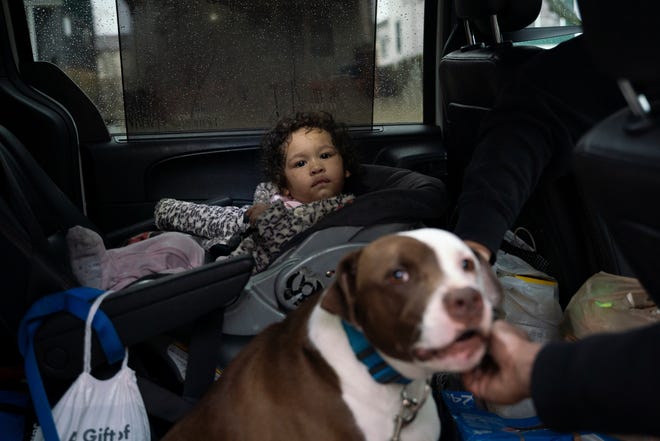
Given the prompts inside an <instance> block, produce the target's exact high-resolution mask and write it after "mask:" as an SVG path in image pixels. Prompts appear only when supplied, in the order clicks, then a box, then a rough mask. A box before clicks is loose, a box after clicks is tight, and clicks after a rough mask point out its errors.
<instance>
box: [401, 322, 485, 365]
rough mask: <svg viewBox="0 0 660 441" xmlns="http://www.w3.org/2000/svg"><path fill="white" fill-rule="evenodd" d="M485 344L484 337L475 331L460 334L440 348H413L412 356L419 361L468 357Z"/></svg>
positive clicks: (470, 330)
mask: <svg viewBox="0 0 660 441" xmlns="http://www.w3.org/2000/svg"><path fill="white" fill-rule="evenodd" d="M485 344H486V336H485V335H483V333H482V332H480V331H479V330H477V329H468V330H465V331H463V332H461V333H460V334H459V335H458V336H457V337H456V338H455V339H454V341H452V342H451V343H449V344H448V345H446V346H443V347H441V348H415V349H413V356H414V357H415V358H416V359H418V360H419V361H429V360H434V359H442V358H446V357H453V356H463V357H466V358H467V357H470V356H471V355H472V354H474V353H475V352H476V351H477V350H479V349H480V348H482V347H483V346H484V345H485Z"/></svg>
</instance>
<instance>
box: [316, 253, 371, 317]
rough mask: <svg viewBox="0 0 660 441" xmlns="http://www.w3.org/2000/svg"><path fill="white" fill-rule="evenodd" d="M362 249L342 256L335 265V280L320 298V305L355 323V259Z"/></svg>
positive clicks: (356, 259)
mask: <svg viewBox="0 0 660 441" xmlns="http://www.w3.org/2000/svg"><path fill="white" fill-rule="evenodd" d="M361 253H362V250H358V251H353V252H351V253H349V254H347V255H346V256H344V257H343V258H342V259H341V260H340V261H339V264H338V265H337V270H336V272H335V280H334V282H332V284H331V285H330V286H329V287H328V289H327V290H326V291H325V293H324V294H323V298H322V299H321V307H322V308H323V309H325V310H326V311H328V312H330V313H332V314H335V315H338V316H340V317H341V318H343V319H344V320H346V321H348V322H349V323H352V324H355V278H356V274H357V261H358V258H359V257H360V254H361Z"/></svg>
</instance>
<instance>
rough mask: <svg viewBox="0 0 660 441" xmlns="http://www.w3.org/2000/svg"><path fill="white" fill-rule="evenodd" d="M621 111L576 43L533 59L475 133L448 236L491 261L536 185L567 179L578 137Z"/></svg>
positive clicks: (611, 87)
mask: <svg viewBox="0 0 660 441" xmlns="http://www.w3.org/2000/svg"><path fill="white" fill-rule="evenodd" d="M624 105H625V104H624V101H623V99H622V97H621V96H620V94H619V92H618V90H617V88H616V84H615V83H614V81H611V80H610V79H609V78H607V77H605V76H603V75H600V74H598V72H597V71H596V69H595V67H594V66H593V64H592V63H591V62H590V59H589V58H588V56H587V55H586V51H585V50H584V48H583V45H582V39H581V38H580V37H577V38H575V39H573V40H571V41H569V42H566V43H564V44H562V45H559V46H557V47H556V48H554V49H550V50H548V51H545V52H542V53H540V54H538V55H536V56H534V57H533V58H532V59H531V60H530V61H529V62H527V64H526V65H524V66H523V68H522V69H521V71H520V73H519V75H518V76H517V78H516V80H515V81H513V82H512V84H510V85H509V86H508V87H507V88H506V89H505V90H504V91H503V92H502V94H501V95H500V97H499V98H498V101H497V103H496V105H495V107H494V108H493V110H491V111H490V112H489V114H488V116H487V117H486V118H485V120H484V121H483V123H482V125H481V129H480V142H479V144H478V145H477V147H476V149H475V151H474V154H473V156H472V159H471V162H470V164H469V166H468V168H467V170H466V173H465V178H464V182H463V190H462V192H461V195H460V197H459V201H458V220H457V224H456V226H455V228H454V232H455V233H456V234H457V235H458V236H460V237H461V238H462V239H464V240H471V241H474V242H478V243H481V244H483V245H485V246H486V247H487V248H488V249H489V250H490V251H491V253H492V254H493V255H494V254H495V253H496V252H497V249H498V248H499V246H500V243H501V241H502V238H503V237H504V233H505V232H506V230H507V229H508V228H510V227H511V226H512V225H513V223H514V222H515V220H516V218H517V217H518V214H519V213H520V210H521V209H522V206H523V205H524V204H525V202H526V201H527V199H528V198H529V196H530V195H531V193H532V192H533V191H534V189H535V188H536V186H537V184H538V183H539V180H540V179H541V177H542V176H547V177H554V176H558V175H560V174H562V173H564V172H566V171H567V170H568V169H569V166H570V161H571V156H572V151H573V147H574V145H575V144H576V142H577V140H578V139H579V137H580V136H581V135H582V134H583V133H584V132H585V131H586V130H588V129H589V128H590V127H591V126H592V125H593V124H595V123H596V122H597V121H599V120H600V119H602V118H604V117H605V116H607V115H609V114H610V113H613V112H614V111H616V110H618V109H619V108H621V107H623V106H624Z"/></svg>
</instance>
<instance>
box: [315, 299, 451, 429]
mask: <svg viewBox="0 0 660 441" xmlns="http://www.w3.org/2000/svg"><path fill="white" fill-rule="evenodd" d="M309 338H310V340H311V341H312V343H313V344H314V345H315V346H316V348H317V349H318V350H319V351H320V352H321V354H322V355H323V357H324V358H325V360H326V361H327V362H328V364H330V366H332V368H333V369H334V371H335V372H336V374H337V376H338V377H339V381H340V386H341V390H342V398H343V400H344V402H345V403H346V404H347V405H348V407H349V409H350V410H351V412H352V413H353V417H354V418H355V421H356V423H357V425H358V427H359V428H360V429H361V430H362V433H363V434H364V436H365V439H366V440H367V441H372V440H373V441H375V440H389V439H391V438H392V436H393V434H394V428H395V418H396V416H397V415H398V414H399V412H400V409H401V402H402V398H401V390H402V388H403V386H402V385H400V384H380V383H378V382H376V381H375V380H374V379H373V378H372V377H371V375H370V374H369V372H368V370H367V367H366V366H365V365H364V364H362V363H361V362H360V361H359V360H358V359H357V358H356V356H355V354H354V353H353V350H352V348H351V346H350V344H349V341H348V337H347V336H346V333H345V332H344V329H343V327H342V325H341V319H340V318H339V317H337V316H336V315H333V314H330V313H328V312H327V311H325V310H324V309H322V308H321V307H320V306H319V305H317V306H316V307H315V308H314V310H313V312H312V315H311V317H310V319H309ZM424 383H425V380H416V381H414V382H413V383H411V384H409V385H408V386H407V389H408V390H410V391H411V392H412V393H413V394H421V391H422V390H423V387H424ZM439 437H440V420H439V418H438V414H437V409H436V406H435V402H434V400H433V398H432V396H430V395H429V396H428V398H427V399H426V402H425V403H424V405H423V406H422V407H421V408H420V409H419V411H418V413H417V416H416V418H415V419H414V421H413V422H412V423H410V424H408V425H407V426H406V427H405V428H403V430H402V431H401V435H400V439H401V440H403V441H425V440H429V441H436V440H438V439H439Z"/></svg>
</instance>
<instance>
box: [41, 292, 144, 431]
mask: <svg viewBox="0 0 660 441" xmlns="http://www.w3.org/2000/svg"><path fill="white" fill-rule="evenodd" d="M109 293H110V292H109V291H108V292H107V293H105V294H103V295H101V296H100V297H98V298H97V299H96V300H95V301H94V304H93V305H92V307H91V309H90V310H89V315H88V317H87V321H86V323H85V341H84V355H83V358H84V359H83V372H82V373H81V374H80V375H79V376H78V378H77V379H76V380H75V381H74V382H73V384H72V385H71V387H69V389H68V390H67V391H66V392H65V394H64V395H63V396H62V398H61V399H60V401H58V403H57V404H56V405H55V407H54V408H53V419H54V420H55V425H56V426H57V432H58V434H59V437H60V440H61V441H85V440H89V441H92V440H96V441H100V440H112V441H149V440H150V439H151V435H150V429H149V422H148V420H147V412H146V409H145V407H144V402H143V401H142V395H141V394H140V391H139V389H138V387H137V380H136V377H135V371H133V370H132V369H131V368H129V367H128V365H127V361H128V351H126V356H125V357H124V361H123V362H122V366H121V369H120V370H119V371H118V372H117V373H116V374H115V375H114V376H113V377H112V378H109V379H107V380H99V379H97V378H94V377H93V376H92V375H91V372H90V371H91V368H90V358H91V340H92V331H91V323H92V320H93V318H94V314H95V313H96V311H97V309H98V307H99V305H100V303H101V301H103V298H105V297H106V296H107V295H108V294H109ZM43 439H44V438H43V434H42V432H41V429H39V430H37V431H36V432H35V434H34V437H33V440H35V441H42V440H43ZM49 441H51V440H49Z"/></svg>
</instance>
